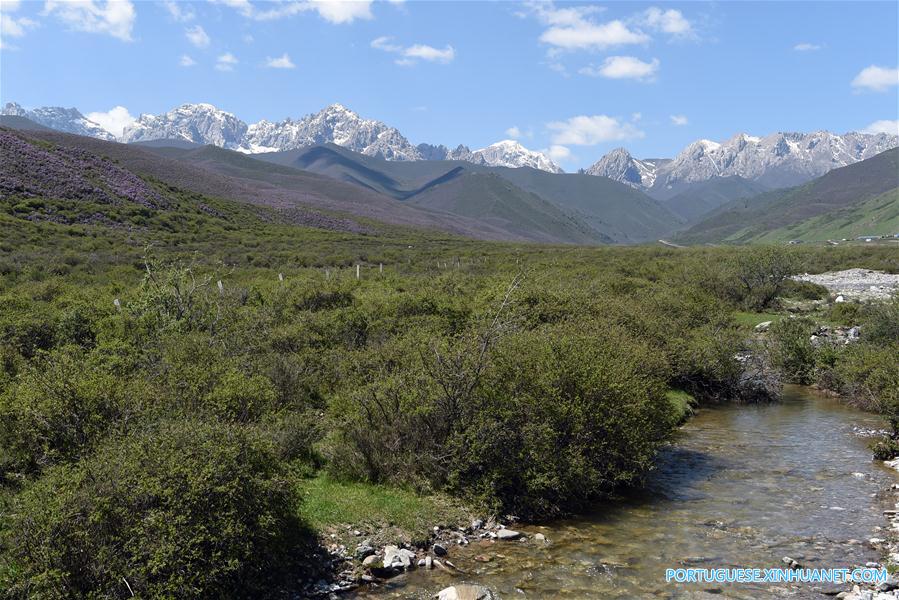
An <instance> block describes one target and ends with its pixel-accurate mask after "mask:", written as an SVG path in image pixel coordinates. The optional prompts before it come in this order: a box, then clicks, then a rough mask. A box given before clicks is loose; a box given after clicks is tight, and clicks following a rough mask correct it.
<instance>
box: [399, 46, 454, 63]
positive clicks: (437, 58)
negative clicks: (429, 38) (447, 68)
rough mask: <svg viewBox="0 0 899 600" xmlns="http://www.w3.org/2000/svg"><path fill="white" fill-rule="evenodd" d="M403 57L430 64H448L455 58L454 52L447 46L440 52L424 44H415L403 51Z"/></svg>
mask: <svg viewBox="0 0 899 600" xmlns="http://www.w3.org/2000/svg"><path fill="white" fill-rule="evenodd" d="M403 56H405V57H406V58H420V59H422V60H427V61H432V62H439V63H448V62H450V61H452V60H453V59H454V58H455V57H456V51H455V50H453V47H452V46H449V45H447V46H446V47H445V48H444V49H443V50H441V49H439V48H434V47H433V46H428V45H426V44H415V45H413V46H409V47H408V48H406V49H405V50H403Z"/></svg>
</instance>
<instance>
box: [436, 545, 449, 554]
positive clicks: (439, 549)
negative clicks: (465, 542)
mask: <svg viewBox="0 0 899 600" xmlns="http://www.w3.org/2000/svg"><path fill="white" fill-rule="evenodd" d="M434 556H446V547H445V546H444V545H443V544H434Z"/></svg>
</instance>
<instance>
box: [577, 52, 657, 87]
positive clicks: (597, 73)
mask: <svg viewBox="0 0 899 600" xmlns="http://www.w3.org/2000/svg"><path fill="white" fill-rule="evenodd" d="M658 70H659V59H657V58H654V59H652V62H644V61H642V60H640V59H639V58H635V57H633V56H610V57H608V58H606V59H605V60H604V61H603V63H602V66H600V67H598V68H597V67H594V66H589V67H583V68H582V69H580V70H579V71H578V73H580V74H581V75H589V76H590V77H605V78H607V79H636V80H638V81H647V82H648V81H653V80H654V79H655V75H656V73H657V72H658Z"/></svg>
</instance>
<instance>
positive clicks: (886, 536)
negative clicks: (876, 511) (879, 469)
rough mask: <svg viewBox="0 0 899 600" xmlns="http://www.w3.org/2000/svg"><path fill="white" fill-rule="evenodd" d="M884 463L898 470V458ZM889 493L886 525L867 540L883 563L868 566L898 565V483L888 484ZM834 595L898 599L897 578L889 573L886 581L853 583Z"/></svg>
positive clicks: (852, 598) (866, 599) (859, 599)
mask: <svg viewBox="0 0 899 600" xmlns="http://www.w3.org/2000/svg"><path fill="white" fill-rule="evenodd" d="M884 464H885V465H886V466H888V467H890V468H891V469H894V470H896V471H899V458H897V459H894V460H889V461H885V462H884ZM889 493H890V494H891V495H892V497H893V500H894V501H895V503H894V507H895V508H894V509H890V510H885V511H884V517H886V519H887V523H888V525H887V527H885V528H883V529H882V535H881V536H879V537H872V538H871V539H869V540H868V543H869V544H871V546H873V547H875V548H877V550H878V551H880V552H881V554H882V555H883V557H884V563H885V564H884V565H880V564H876V565H875V564H873V563H871V564H868V565H867V566H869V567H871V566H873V567H880V566H885V567H887V568H888V569H889V568H890V566H895V565H899V484H893V485H892V486H890V490H889ZM836 597H837V598H839V599H840V600H899V579H897V578H896V576H895V575H890V578H889V580H888V581H886V582H882V583H880V584H878V585H877V586H861V585H853V586H852V587H851V588H850V589H849V590H846V591H844V592H841V593H839V594H837V595H836Z"/></svg>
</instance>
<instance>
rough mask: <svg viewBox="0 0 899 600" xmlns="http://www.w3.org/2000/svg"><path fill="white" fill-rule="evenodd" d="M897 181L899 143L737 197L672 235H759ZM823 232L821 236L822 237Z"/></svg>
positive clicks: (713, 238)
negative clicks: (795, 182)
mask: <svg viewBox="0 0 899 600" xmlns="http://www.w3.org/2000/svg"><path fill="white" fill-rule="evenodd" d="M897 186H899V149H893V150H888V151H887V152H883V153H881V154H878V155H877V156H875V157H873V158H869V159H868V160H864V161H861V162H859V163H856V164H854V165H849V166H848V167H842V168H840V169H834V170H833V171H831V172H829V173H827V174H825V175H823V176H821V177H819V178H818V179H815V180H813V181H811V182H809V183H807V184H805V185H803V186H800V187H796V188H790V189H787V190H779V191H775V192H768V193H765V194H761V195H759V196H756V197H754V198H747V199H743V200H736V201H734V202H731V203H729V204H726V205H724V206H723V207H721V208H720V209H719V210H717V211H715V212H714V213H713V214H712V215H711V216H709V217H708V218H707V219H705V220H703V221H701V222H700V223H698V224H696V225H694V226H693V227H691V228H690V229H688V230H686V231H684V232H682V233H681V234H679V235H678V236H677V237H676V240H677V241H681V242H685V243H705V242H720V241H729V242H735V243H746V242H753V241H757V240H758V239H759V238H760V237H762V236H764V235H765V234H767V233H768V232H770V231H773V230H775V229H781V228H783V227H787V226H789V225H793V224H796V223H800V222H803V221H807V220H809V219H812V218H814V217H818V216H821V215H824V214H826V213H829V212H832V211H837V210H841V209H845V208H848V207H852V206H856V205H860V204H862V203H865V202H867V201H868V200H870V199H872V198H874V197H876V196H879V195H881V194H883V193H885V192H888V191H890V190H893V189H896V187H897ZM826 237H827V236H822V239H826Z"/></svg>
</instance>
